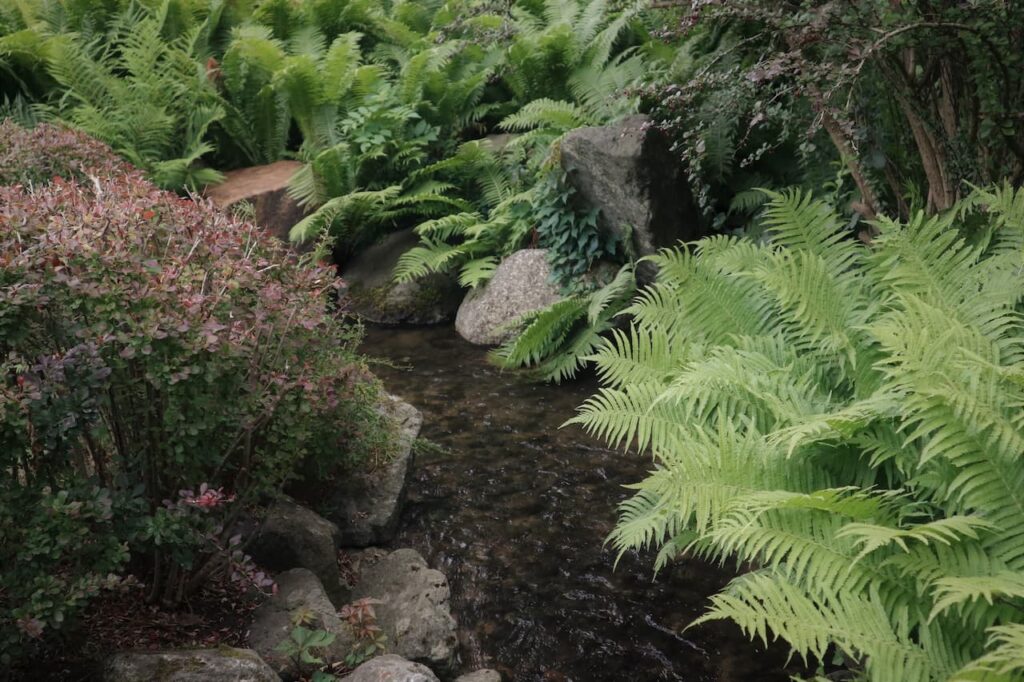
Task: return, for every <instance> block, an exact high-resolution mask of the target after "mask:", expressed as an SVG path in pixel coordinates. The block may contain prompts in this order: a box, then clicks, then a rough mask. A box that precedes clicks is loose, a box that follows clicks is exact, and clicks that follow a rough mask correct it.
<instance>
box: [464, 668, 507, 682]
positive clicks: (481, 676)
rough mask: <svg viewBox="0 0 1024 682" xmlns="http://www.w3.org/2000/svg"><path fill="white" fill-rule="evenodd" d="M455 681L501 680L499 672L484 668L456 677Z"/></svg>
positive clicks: (488, 681)
mask: <svg viewBox="0 0 1024 682" xmlns="http://www.w3.org/2000/svg"><path fill="white" fill-rule="evenodd" d="M455 682H501V673H499V672H498V671H497V670H491V669H489V668H484V669H483V670H477V671H475V672H471V673H467V674H465V675H462V676H461V677H456V678H455Z"/></svg>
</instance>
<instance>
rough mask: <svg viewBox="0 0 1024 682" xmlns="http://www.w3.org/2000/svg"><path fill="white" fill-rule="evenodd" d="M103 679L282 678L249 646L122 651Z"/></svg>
mask: <svg viewBox="0 0 1024 682" xmlns="http://www.w3.org/2000/svg"><path fill="white" fill-rule="evenodd" d="M103 680H104V682H207V680H222V681H223V682H280V680H281V678H280V677H278V676H277V674H276V673H275V672H274V671H273V670H272V669H271V667H270V666H269V665H267V664H266V663H265V662H264V661H263V660H262V659H261V658H260V657H259V656H258V655H257V654H256V652H255V651H252V650H250V649H233V648H231V647H226V646H225V647H220V648H218V649H180V650H168V651H123V652H121V653H117V654H114V656H113V657H111V658H110V660H108V661H107V664H106V665H105V666H104V669H103Z"/></svg>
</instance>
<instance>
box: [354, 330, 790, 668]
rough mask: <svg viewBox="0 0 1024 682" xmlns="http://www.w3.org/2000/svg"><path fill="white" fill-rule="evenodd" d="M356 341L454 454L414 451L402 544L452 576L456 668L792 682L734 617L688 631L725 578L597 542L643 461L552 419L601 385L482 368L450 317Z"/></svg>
mask: <svg viewBox="0 0 1024 682" xmlns="http://www.w3.org/2000/svg"><path fill="white" fill-rule="evenodd" d="M364 350H365V352H367V353H368V354H370V355H375V356H377V357H380V358H386V359H388V360H389V361H391V362H393V363H395V364H397V365H401V367H400V368H396V367H384V366H378V367H376V368H375V370H374V371H375V372H376V373H377V374H378V375H379V376H380V377H381V378H382V379H383V381H384V383H385V384H386V385H387V387H388V389H389V390H390V391H391V392H392V393H395V394H397V395H399V396H401V397H402V398H404V399H405V400H406V401H408V402H410V403H412V404H413V405H415V406H416V407H418V408H419V409H420V410H421V411H422V412H423V417H424V425H423V431H422V432H421V436H423V437H425V438H428V439H430V440H431V441H433V442H435V443H437V444H439V445H441V446H442V447H443V448H445V449H447V450H448V451H449V452H447V453H444V454H441V453H433V452H431V453H429V454H426V455H421V456H420V457H419V458H418V459H417V462H416V466H415V470H414V473H413V482H412V485H411V487H410V491H409V503H408V505H407V507H406V510H405V513H404V516H403V520H402V528H401V531H400V533H399V537H398V538H397V539H396V541H395V543H394V544H395V545H396V546H411V547H415V548H417V549H418V550H420V552H422V553H423V555H424V556H425V557H426V558H427V561H428V562H429V563H430V564H431V565H432V566H435V567H437V568H440V569H441V570H443V571H444V572H445V573H447V575H448V578H449V580H450V582H451V586H452V607H453V613H454V615H455V618H456V619H457V620H458V622H459V627H460V640H461V643H462V666H461V667H462V668H463V669H464V670H467V671H468V670H474V669H476V668H479V667H483V666H487V667H493V668H496V669H498V670H500V671H502V672H503V673H504V674H505V676H506V679H510V680H515V681H516V682H519V681H523V682H529V681H534V680H543V681H546V682H550V681H555V682H561V681H568V680H573V681H576V682H588V681H601V680H616V681H619V682H624V681H633V680H636V681H642V680H687V681H690V680H694V681H696V680H723V681H726V680H728V681H739V680H742V681H744V682H746V681H748V680H749V681H755V680H756V681H759V682H760V681H762V680H763V681H766V682H768V681H772V680H787V679H788V678H789V674H791V673H793V672H796V669H795V668H793V667H792V666H790V667H789V668H787V667H786V662H785V656H784V653H783V652H782V651H780V650H776V649H774V648H773V649H771V650H769V651H768V652H765V651H764V650H763V649H762V648H761V647H760V646H758V645H756V644H753V643H751V642H749V641H748V640H747V639H746V638H744V637H743V636H742V635H741V634H740V632H739V631H738V630H737V629H736V628H735V627H734V626H732V625H729V624H724V623H723V624H710V625H705V626H701V627H699V628H695V629H693V630H689V631H686V632H683V628H684V627H685V626H686V625H687V624H689V623H690V622H691V621H692V620H693V619H694V618H695V617H696V616H698V615H699V614H700V613H701V611H702V610H703V608H704V606H705V605H706V603H707V599H708V597H709V596H710V595H711V594H713V593H714V592H715V591H716V590H717V589H719V588H720V587H721V586H722V585H724V584H725V583H726V582H727V581H728V579H729V577H730V576H729V574H728V573H727V572H726V571H725V570H724V569H722V568H719V567H716V566H710V565H708V564H705V563H702V562H699V561H680V562H677V563H676V564H675V565H674V566H672V567H671V568H670V569H667V570H665V571H664V572H663V573H662V574H660V575H658V576H657V577H656V578H655V577H654V576H653V575H652V571H651V566H652V561H653V556H652V555H642V556H641V555H634V554H630V555H627V556H625V557H623V559H622V561H621V562H620V563H619V566H618V568H617V569H615V570H613V568H612V564H613V562H614V560H615V556H614V552H612V550H610V549H608V548H604V547H602V544H603V542H604V539H605V537H606V536H607V534H608V532H609V531H610V530H611V528H612V526H613V525H614V522H615V509H616V506H617V504H618V503H619V502H620V501H621V500H622V499H624V498H625V497H626V494H627V492H628V491H626V490H624V489H623V488H622V485H623V484H626V483H631V482H635V481H637V480H639V479H640V478H641V477H642V476H643V474H644V472H645V470H646V468H647V467H648V466H649V463H648V462H647V461H646V460H645V459H644V458H642V457H638V456H631V455H624V454H622V453H619V452H614V451H610V450H607V449H606V448H604V447H602V446H601V445H600V444H599V443H598V442H596V441H594V440H592V439H590V438H588V437H587V436H586V435H585V434H584V433H583V432H582V431H581V430H580V429H578V428H574V427H570V428H565V429H559V426H560V425H561V424H562V423H563V422H564V421H565V420H566V419H568V418H569V417H571V416H572V415H573V413H574V410H575V407H576V406H577V405H579V404H580V403H581V402H582V401H583V400H584V399H585V398H586V397H587V396H588V395H589V394H591V393H592V392H593V391H594V390H595V388H596V385H595V384H594V383H592V382H589V381H581V382H577V383H574V384H570V385H567V386H566V385H563V386H560V387H557V386H539V385H536V384H531V383H528V382H526V381H524V380H522V379H521V378H519V377H517V376H516V375H515V374H513V373H508V372H505V373H503V372H501V371H500V370H497V369H495V368H494V367H492V366H490V365H489V364H488V363H487V361H486V356H485V353H484V351H482V350H481V349H479V348H476V347H474V346H471V345H470V344H468V343H466V342H464V341H462V340H461V339H460V338H459V337H458V336H457V335H456V334H455V332H454V331H452V330H451V329H450V328H434V329H402V330H385V329H371V330H369V331H368V334H367V338H366V342H365V345H364Z"/></svg>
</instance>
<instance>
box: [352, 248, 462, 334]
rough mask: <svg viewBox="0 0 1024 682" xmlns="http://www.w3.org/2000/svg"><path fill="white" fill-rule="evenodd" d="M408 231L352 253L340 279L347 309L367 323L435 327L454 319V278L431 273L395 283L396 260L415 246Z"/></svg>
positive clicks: (456, 294) (459, 294)
mask: <svg viewBox="0 0 1024 682" xmlns="http://www.w3.org/2000/svg"><path fill="white" fill-rule="evenodd" d="M419 243H420V240H419V237H418V236H417V235H416V233H415V232H413V231H412V230H411V229H409V230H403V231H401V232H395V233H393V234H389V235H388V236H386V237H384V238H383V239H382V240H380V241H379V242H377V243H376V244H374V245H373V246H371V247H369V248H367V249H364V250H363V251H361V252H360V253H358V254H356V255H355V256H354V257H353V258H352V260H351V261H349V263H348V264H347V265H346V266H345V269H344V270H343V271H342V274H341V277H342V279H343V280H344V281H345V282H346V284H347V285H348V290H347V293H348V297H349V308H350V309H351V310H352V311H353V312H354V313H356V314H357V315H359V316H360V317H362V318H363V319H364V320H366V321H368V322H373V323H375V324H385V325H398V324H414V325H424V324H438V323H440V322H447V321H448V320H450V319H452V317H454V316H455V311H456V310H458V307H459V302H460V301H462V288H461V287H460V286H459V283H458V282H457V281H456V280H455V278H454V277H452V276H450V275H446V274H442V273H431V274H428V275H425V276H423V277H420V278H417V279H416V280H413V281H412V282H403V283H402V284H395V282H394V280H393V279H392V273H393V272H394V269H395V266H396V265H397V264H398V259H399V258H400V257H401V255H402V254H403V253H405V252H406V251H408V250H409V249H411V248H413V247H416V246H418V245H419Z"/></svg>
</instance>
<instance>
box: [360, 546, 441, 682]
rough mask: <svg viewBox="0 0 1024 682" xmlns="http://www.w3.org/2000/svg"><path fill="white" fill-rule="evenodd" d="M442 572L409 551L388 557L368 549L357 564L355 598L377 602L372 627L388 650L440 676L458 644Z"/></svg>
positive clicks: (395, 552) (415, 553) (405, 550)
mask: <svg viewBox="0 0 1024 682" xmlns="http://www.w3.org/2000/svg"><path fill="white" fill-rule="evenodd" d="M450 596H451V592H450V590H449V588H448V579H447V578H446V577H445V575H444V573H441V572H440V571H436V570H434V569H432V568H429V567H428V566H427V562H426V561H425V560H424V559H423V557H422V556H420V554H419V553H418V552H416V551H415V550H412V549H399V550H396V551H394V552H391V553H390V554H383V555H381V553H380V552H376V553H375V552H374V551H373V550H370V555H369V559H367V557H366V556H364V557H363V558H362V560H361V561H359V580H358V582H357V583H356V586H355V588H354V589H353V597H354V598H355V599H363V598H366V597H370V598H374V599H379V600H380V601H381V603H380V604H378V605H377V606H376V607H375V608H376V613H377V624H378V625H380V627H381V628H382V629H383V630H384V632H385V633H386V634H387V637H388V642H387V647H388V651H393V652H394V653H396V654H398V655H400V656H403V657H405V658H408V659H409V660H411V661H416V662H418V663H423V664H425V665H428V666H430V667H431V668H432V669H433V670H435V671H437V672H439V673H442V674H444V673H445V672H447V671H449V670H450V669H451V666H452V665H453V663H454V661H455V653H456V649H457V646H458V640H457V638H456V634H455V619H454V618H452V614H451V608H450V606H449V603H448V600H449V598H450Z"/></svg>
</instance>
